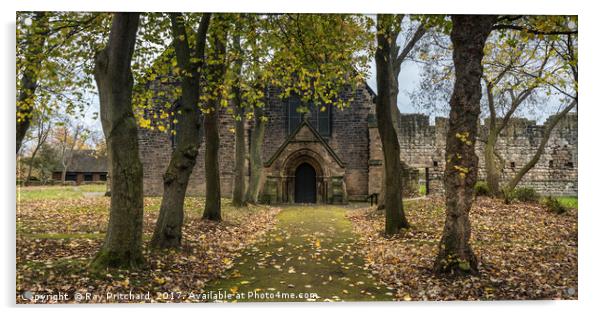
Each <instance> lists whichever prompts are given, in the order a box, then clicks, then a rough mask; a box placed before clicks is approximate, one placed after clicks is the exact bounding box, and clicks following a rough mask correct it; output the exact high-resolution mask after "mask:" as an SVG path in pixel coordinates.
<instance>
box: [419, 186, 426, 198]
mask: <svg viewBox="0 0 602 316" xmlns="http://www.w3.org/2000/svg"><path fill="white" fill-rule="evenodd" d="M418 195H420V196H423V195H426V184H421V185H420V187H418Z"/></svg>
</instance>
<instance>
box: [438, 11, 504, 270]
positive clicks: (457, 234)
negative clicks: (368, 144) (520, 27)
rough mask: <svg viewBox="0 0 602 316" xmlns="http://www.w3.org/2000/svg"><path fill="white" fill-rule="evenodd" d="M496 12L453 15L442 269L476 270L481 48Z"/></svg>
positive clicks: (441, 251)
mask: <svg viewBox="0 0 602 316" xmlns="http://www.w3.org/2000/svg"><path fill="white" fill-rule="evenodd" d="M495 20H496V17H495V16H485V15H481V16H475V15H472V16H471V15H454V16H452V23H453V27H452V31H451V41H452V44H453V48H454V51H453V60H454V67H455V78H456V81H455V83H454V91H453V94H452V96H451V100H450V107H451V110H450V115H449V130H448V132H447V140H446V148H445V157H446V164H445V173H444V178H443V181H444V185H445V203H446V218H445V227H444V229H443V235H442V237H441V242H440V243H439V254H438V256H437V258H436V260H435V265H434V269H435V271H436V272H438V273H451V274H456V273H460V274H464V273H476V272H477V269H478V262H477V258H476V256H475V255H474V252H473V251H472V247H471V246H470V235H471V228H470V218H469V211H470V208H471V206H472V201H473V198H474V197H473V193H474V185H475V183H476V180H477V172H478V170H477V168H478V157H477V155H476V153H475V141H476V136H477V131H478V122H479V114H480V112H481V108H480V100H481V77H482V75H483V67H482V66H481V61H482V59H483V48H484V46H485V42H486V40H487V37H488V36H489V33H491V30H492V27H493V24H494V22H495Z"/></svg>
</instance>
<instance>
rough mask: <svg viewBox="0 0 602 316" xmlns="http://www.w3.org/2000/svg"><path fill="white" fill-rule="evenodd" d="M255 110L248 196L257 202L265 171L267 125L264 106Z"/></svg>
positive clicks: (250, 151)
mask: <svg viewBox="0 0 602 316" xmlns="http://www.w3.org/2000/svg"><path fill="white" fill-rule="evenodd" d="M253 111H254V117H255V118H254V119H255V122H254V123H255V124H254V127H253V129H252V131H251V144H250V149H249V165H250V167H251V168H250V169H251V174H250V175H249V188H248V190H247V197H246V200H247V202H248V203H257V202H258V200H259V181H261V175H262V172H263V162H262V158H261V148H262V147H263V138H264V136H265V127H266V122H265V120H263V108H260V107H256V108H255V109H254V110H253Z"/></svg>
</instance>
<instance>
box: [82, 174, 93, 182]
mask: <svg viewBox="0 0 602 316" xmlns="http://www.w3.org/2000/svg"><path fill="white" fill-rule="evenodd" d="M84 181H92V174H91V173H84Z"/></svg>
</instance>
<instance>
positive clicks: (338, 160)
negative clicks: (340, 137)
mask: <svg viewBox="0 0 602 316" xmlns="http://www.w3.org/2000/svg"><path fill="white" fill-rule="evenodd" d="M303 127H307V128H308V129H309V130H310V132H311V133H312V134H313V136H314V137H315V141H317V142H318V143H320V144H322V146H324V148H325V149H326V151H327V152H328V153H329V154H330V155H331V156H332V158H333V159H334V161H336V163H337V164H338V165H339V166H340V167H341V168H344V167H345V163H343V161H342V160H341V158H339V156H338V155H337V154H336V153H335V151H334V150H333V149H332V147H330V145H328V143H327V142H326V140H325V139H324V137H322V136H321V135H320V133H318V131H316V129H315V128H314V127H313V126H311V124H309V122H308V121H307V118H306V119H304V120H303V121H302V122H301V124H299V126H297V128H296V129H295V130H294V131H293V132H292V133H291V135H290V136H289V137H287V139H286V141H284V142H283V143H282V145H280V147H279V148H278V150H276V152H275V153H274V154H273V155H272V157H271V158H270V159H269V160H268V161H267V162H266V163H265V164H264V166H265V167H270V166H271V165H272V163H274V161H276V159H278V157H279V156H280V154H281V153H282V152H283V151H284V149H285V148H286V146H288V144H290V143H291V142H295V141H298V140H297V134H299V132H300V131H301V130H302V129H303Z"/></svg>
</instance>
